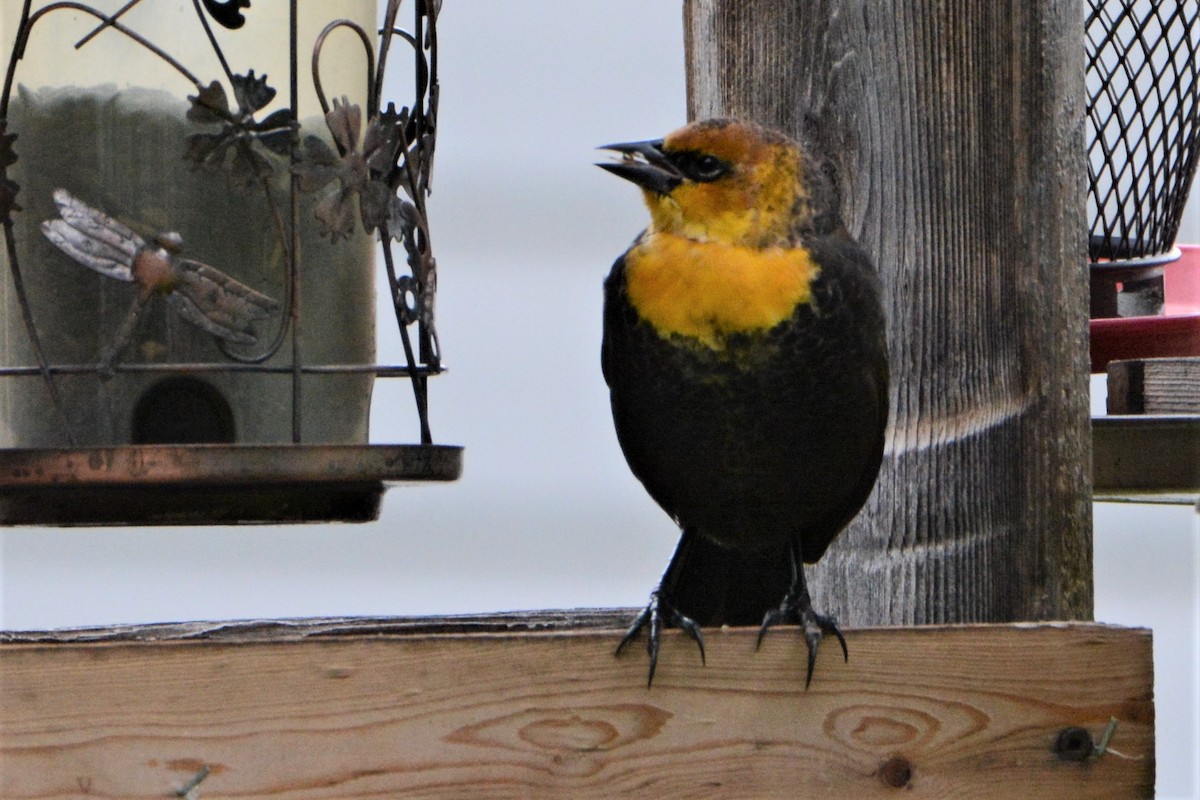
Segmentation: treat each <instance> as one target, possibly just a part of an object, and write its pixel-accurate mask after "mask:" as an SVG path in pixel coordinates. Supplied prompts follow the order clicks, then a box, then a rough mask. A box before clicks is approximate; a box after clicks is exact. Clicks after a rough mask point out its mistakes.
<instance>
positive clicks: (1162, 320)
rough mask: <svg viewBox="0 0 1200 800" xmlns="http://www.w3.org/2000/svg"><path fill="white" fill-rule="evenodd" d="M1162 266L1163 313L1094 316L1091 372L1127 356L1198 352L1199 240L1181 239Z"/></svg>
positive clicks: (1156, 356) (1198, 354)
mask: <svg viewBox="0 0 1200 800" xmlns="http://www.w3.org/2000/svg"><path fill="white" fill-rule="evenodd" d="M1179 250H1180V251H1181V253H1182V255H1181V256H1180V258H1179V260H1178V261H1175V262H1174V263H1171V264H1168V265H1166V267H1165V268H1164V269H1163V298H1164V302H1163V313H1162V314H1161V315H1156V316H1152V317H1112V318H1107V319H1093V320H1092V321H1091V334H1092V344H1091V350H1092V372H1093V373H1096V372H1104V371H1105V370H1106V369H1107V368H1108V362H1109V361H1118V360H1121V359H1127V358H1168V357H1178V356H1200V245H1194V244H1181V245H1179Z"/></svg>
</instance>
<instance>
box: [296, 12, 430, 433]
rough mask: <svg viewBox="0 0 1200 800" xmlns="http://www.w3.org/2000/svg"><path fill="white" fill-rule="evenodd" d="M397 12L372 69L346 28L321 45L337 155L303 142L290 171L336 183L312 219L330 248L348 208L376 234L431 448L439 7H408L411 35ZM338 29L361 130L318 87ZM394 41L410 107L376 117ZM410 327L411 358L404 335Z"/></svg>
mask: <svg viewBox="0 0 1200 800" xmlns="http://www.w3.org/2000/svg"><path fill="white" fill-rule="evenodd" d="M401 2H402V0H389V2H388V4H387V9H386V11H385V14H384V23H383V27H382V30H381V40H380V46H379V58H378V61H377V62H375V61H373V60H372V56H373V50H372V48H371V46H370V36H369V35H368V34H367V33H366V31H364V30H362V29H361V28H360V27H358V26H357V25H354V24H353V23H351V22H349V21H346V20H338V21H335V22H332V23H330V24H329V25H328V26H327V27H326V28H325V30H324V31H323V32H322V34H321V36H320V37H318V39H317V44H316V46H315V47H314V50H313V61H312V64H313V83H314V85H315V87H316V90H317V97H318V100H319V101H320V103H321V107H322V110H323V111H324V113H325V121H326V125H327V126H328V128H329V132H330V134H331V136H332V137H333V141H334V144H335V146H336V148H337V152H336V153H335V152H334V151H333V150H332V149H331V148H330V147H329V146H328V145H326V144H325V142H324V141H323V140H321V139H320V138H318V137H316V136H309V137H306V138H305V140H304V142H303V143H302V145H301V151H300V156H299V158H298V159H297V163H296V165H295V166H294V167H293V171H294V173H295V174H296V175H297V176H298V178H299V179H300V185H301V188H302V189H304V190H306V191H321V190H325V189H326V187H328V186H329V185H330V184H332V183H333V181H334V180H335V179H336V180H337V182H338V185H337V186H336V187H335V188H334V189H332V190H330V191H328V192H327V194H326V195H325V196H324V197H323V198H322V200H321V202H320V203H319V204H318V206H317V209H316V212H315V213H316V218H317V221H318V223H319V224H320V225H321V228H322V230H323V231H324V232H325V233H326V234H327V235H328V236H329V237H330V238H331V239H332V240H334V241H336V240H338V239H339V238H341V237H345V236H349V235H350V233H351V232H352V231H353V229H354V224H355V221H354V214H353V211H352V200H353V198H355V197H357V198H358V210H359V218H360V219H361V222H362V225H363V228H364V229H365V230H367V231H368V232H376V233H377V234H378V236H379V239H380V241H381V242H382V243H383V258H384V265H385V268H386V269H387V277H388V285H389V287H390V289H391V297H392V305H393V308H394V310H395V313H396V321H397V323H398V324H399V326H400V337H401V342H402V344H403V345H404V353H405V358H406V361H407V364H408V370H409V373H410V377H411V378H412V384H413V391H414V393H415V394H416V400H417V409H418V413H419V414H420V416H421V436H422V440H423V441H429V440H430V439H429V423H428V419H427V412H426V407H427V395H426V383H425V377H426V374H427V373H428V372H436V371H438V370H439V369H440V368H441V357H440V350H439V347H438V341H437V330H436V328H435V327H434V295H435V293H436V290H437V262H436V261H435V259H434V257H433V252H432V250H431V248H430V236H429V224H428V217H427V215H426V208H425V200H426V197H428V195H429V189H430V176H431V175H432V172H433V151H434V143H435V141H436V128H437V101H438V84H437V16H438V12H439V11H440V9H441V2H440V0H415V2H414V15H413V17H414V18H413V28H412V30H404V29H402V28H400V27H398V26H397V16H398V14H399V11H400V6H401ZM343 27H348V28H350V29H352V30H354V32H355V33H357V34H358V36H359V38H360V39H361V40H362V42H363V44H364V47H365V49H366V52H367V54H368V67H367V72H368V74H367V76H366V84H367V103H368V107H367V110H366V121H365V125H364V121H363V112H362V109H360V108H359V107H358V106H355V105H351V104H350V103H349V102H348V101H346V100H345V99H344V98H343V99H342V101H341V102H339V101H338V100H336V99H335V100H333V101H332V103H330V102H329V101H328V99H327V97H326V95H325V91H324V87H323V86H322V83H321V73H320V60H321V49H322V47H323V45H324V42H325V39H326V37H327V36H328V35H329V34H330V33H331V32H332V31H333V30H335V29H337V28H343ZM396 39H399V40H401V41H403V42H404V43H405V44H407V45H408V46H409V47H410V48H411V49H412V52H413V56H414V59H415V67H416V86H415V96H414V98H413V102H412V104H411V105H406V106H402V107H401V108H400V109H399V110H397V108H396V105H395V104H394V103H388V104H387V106H386V108H384V107H382V103H381V99H380V94H381V92H382V88H383V83H384V76H385V74H386V72H387V65H388V56H389V55H390V53H391V46H392V43H393V41H394V40H396ZM364 130H365V132H364ZM393 242H399V243H400V245H401V246H402V247H403V249H404V253H405V263H406V265H407V266H408V269H409V273H410V274H408V275H401V274H400V272H399V271H398V270H397V265H396V255H395V253H394V252H393V249H392V248H393ZM414 324H415V325H416V326H417V346H416V347H415V348H414V346H413V343H412V338H411V336H410V334H409V327H410V326H412V325H414Z"/></svg>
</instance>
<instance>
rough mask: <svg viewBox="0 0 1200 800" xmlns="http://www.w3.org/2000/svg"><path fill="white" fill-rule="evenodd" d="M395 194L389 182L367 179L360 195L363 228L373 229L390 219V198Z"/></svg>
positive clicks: (359, 202)
mask: <svg viewBox="0 0 1200 800" xmlns="http://www.w3.org/2000/svg"><path fill="white" fill-rule="evenodd" d="M394 196H395V195H393V194H392V191H391V189H389V188H388V187H387V184H385V183H383V182H381V181H367V184H366V186H364V187H363V189H362V191H361V192H360V193H359V195H358V206H359V212H360V214H361V216H362V223H363V228H365V229H366V230H368V231H373V230H375V229H376V228H378V227H379V226H381V225H383V224H384V223H385V222H387V221H388V216H389V212H390V200H391V198H392V197H394Z"/></svg>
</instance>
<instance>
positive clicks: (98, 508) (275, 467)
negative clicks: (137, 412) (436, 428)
mask: <svg viewBox="0 0 1200 800" xmlns="http://www.w3.org/2000/svg"><path fill="white" fill-rule="evenodd" d="M461 472H462V448H461V447H454V446H448V445H282V444H281V445H211V444H203V445H133V446H124V447H87V448H62V449H47V448H36V449H32V448H31V449H8V450H0V525H53V526H82V525H238V524H269V523H295V522H370V521H371V520H374V519H377V518H378V516H379V503H380V499H381V498H382V496H383V492H384V491H385V489H386V488H387V484H393V483H401V482H410V481H413V482H416V481H420V482H425V481H453V480H457V478H458V477H459V475H460V474H461Z"/></svg>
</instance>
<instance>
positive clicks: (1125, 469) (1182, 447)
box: [1092, 414, 1200, 504]
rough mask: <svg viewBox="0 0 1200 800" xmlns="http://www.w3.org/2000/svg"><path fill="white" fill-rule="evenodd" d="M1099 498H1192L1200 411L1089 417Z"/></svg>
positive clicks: (1199, 485)
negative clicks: (1180, 413)
mask: <svg viewBox="0 0 1200 800" xmlns="http://www.w3.org/2000/svg"><path fill="white" fill-rule="evenodd" d="M1092 436H1093V437H1094V442H1095V445H1094V450H1093V455H1092V469H1093V474H1094V476H1095V490H1094V491H1095V498H1096V499H1097V500H1117V501H1121V500H1132V501H1134V502H1152V501H1158V502H1174V503H1189V504H1190V503H1195V502H1196V499H1197V497H1200V415H1193V416H1185V415H1154V416H1151V415H1143V414H1134V415H1122V416H1113V417H1097V418H1096V419H1094V420H1092Z"/></svg>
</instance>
